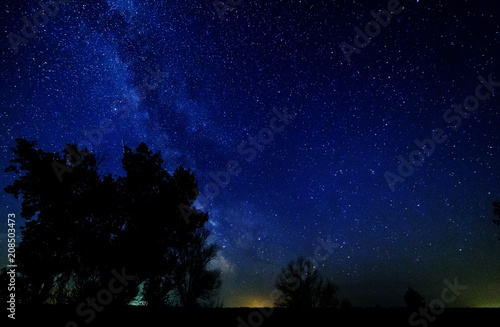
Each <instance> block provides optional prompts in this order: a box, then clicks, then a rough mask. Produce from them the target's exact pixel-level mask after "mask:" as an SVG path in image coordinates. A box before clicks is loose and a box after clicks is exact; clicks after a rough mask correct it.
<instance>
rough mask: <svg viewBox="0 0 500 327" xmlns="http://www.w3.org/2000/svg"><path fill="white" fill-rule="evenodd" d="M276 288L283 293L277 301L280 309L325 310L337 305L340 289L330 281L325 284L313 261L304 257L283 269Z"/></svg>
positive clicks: (276, 303)
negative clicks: (336, 295) (337, 293)
mask: <svg viewBox="0 0 500 327" xmlns="http://www.w3.org/2000/svg"><path fill="white" fill-rule="evenodd" d="M275 286H276V288H277V289H278V290H279V291H280V292H281V294H280V296H279V297H278V298H277V299H276V301H275V305H276V306H279V307H286V308H298V309H304V308H316V307H320V308H321V307H322V308H324V307H327V306H332V305H336V304H337V301H336V299H335V293H336V292H337V290H338V287H337V286H336V285H335V284H333V283H331V282H330V281H326V283H325V282H324V280H323V278H322V277H321V276H320V274H319V272H318V271H317V270H316V269H315V268H314V267H313V265H312V263H311V261H310V260H308V259H304V258H303V257H299V258H298V259H297V261H295V262H294V261H291V262H290V263H288V265H287V267H286V268H285V269H282V271H281V273H280V275H279V276H278V279H277V281H276V284H275Z"/></svg>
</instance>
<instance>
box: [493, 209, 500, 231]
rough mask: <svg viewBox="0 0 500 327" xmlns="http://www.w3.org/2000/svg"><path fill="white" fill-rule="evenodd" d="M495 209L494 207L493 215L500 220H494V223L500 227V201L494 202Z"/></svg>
mask: <svg viewBox="0 0 500 327" xmlns="http://www.w3.org/2000/svg"><path fill="white" fill-rule="evenodd" d="M493 207H494V209H493V214H495V215H496V216H498V218H496V219H493V223H494V224H495V225H497V226H500V201H496V202H493ZM499 240H500V238H499Z"/></svg>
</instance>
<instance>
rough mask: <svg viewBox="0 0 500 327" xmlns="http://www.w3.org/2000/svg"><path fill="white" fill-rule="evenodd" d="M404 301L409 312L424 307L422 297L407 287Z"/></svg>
mask: <svg viewBox="0 0 500 327" xmlns="http://www.w3.org/2000/svg"><path fill="white" fill-rule="evenodd" d="M404 300H405V303H406V307H407V308H408V310H410V311H416V310H418V309H419V308H420V307H425V301H424V297H423V296H422V295H420V293H418V292H417V291H415V290H414V289H413V288H411V287H408V290H407V291H406V293H405V295H404Z"/></svg>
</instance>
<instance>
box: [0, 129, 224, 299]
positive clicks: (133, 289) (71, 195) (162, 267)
mask: <svg viewBox="0 0 500 327" xmlns="http://www.w3.org/2000/svg"><path fill="white" fill-rule="evenodd" d="M16 142H17V146H16V148H13V149H12V150H13V151H14V159H12V160H11V165H10V166H9V167H8V168H7V169H6V172H12V173H15V174H17V176H16V177H17V179H16V180H15V181H14V183H13V184H12V185H9V186H8V187H6V188H5V191H6V192H7V193H10V194H13V195H14V197H15V198H16V199H17V198H19V197H22V200H23V202H22V211H21V216H22V217H24V218H25V219H26V220H27V222H26V224H25V227H24V228H23V230H22V235H23V240H22V242H21V243H20V244H19V248H18V250H17V257H18V258H19V259H18V261H20V265H19V269H18V271H19V272H20V277H19V283H20V285H23V287H20V289H22V290H23V291H22V292H25V293H23V294H20V297H19V299H20V302H24V303H68V302H72V301H76V300H77V299H80V298H86V297H87V296H88V295H92V294H96V293H97V291H99V290H100V289H102V287H103V285H107V283H108V281H109V280H110V279H111V278H112V270H113V269H116V270H118V271H120V270H121V269H122V268H126V272H127V275H132V276H135V278H134V280H133V281H131V282H129V283H128V284H129V285H128V286H127V288H125V290H124V291H123V292H121V293H120V294H119V297H118V298H116V299H115V302H117V303H122V304H124V303H128V302H130V300H131V299H133V298H134V297H135V296H136V295H137V294H138V291H139V285H140V284H143V289H142V295H143V298H144V299H145V300H146V302H147V303H148V304H149V305H165V304H169V303H173V300H172V301H171V299H174V298H179V297H180V295H179V294H175V293H176V292H177V293H178V290H177V289H176V288H175V287H174V286H175V284H174V277H175V278H176V279H180V278H181V277H180V274H181V271H186V273H189V274H190V275H189V276H190V278H191V279H192V280H195V281H196V283H197V284H196V287H195V288H196V289H197V291H196V292H194V291H190V293H189V294H190V295H189V299H190V302H189V303H195V302H197V301H198V300H199V299H204V298H205V297H206V296H207V294H214V293H215V292H216V289H217V288H216V287H214V285H220V280H219V279H218V278H215V277H213V280H210V279H207V276H208V275H210V276H212V275H213V276H217V277H218V272H216V271H209V270H208V269H207V268H206V266H207V264H208V262H210V260H212V259H213V257H214V256H215V255H216V247H215V246H212V245H208V244H207V243H206V237H208V231H206V229H205V228H204V224H205V222H206V221H207V220H208V215H207V214H206V213H204V212H198V211H196V210H195V209H192V210H191V211H192V212H193V214H192V215H191V217H190V224H188V225H186V223H185V221H184V219H183V217H182V215H181V213H180V212H179V208H178V207H179V203H184V204H187V205H188V206H192V204H193V202H194V201H195V199H196V196H197V194H196V192H195V191H193V190H196V187H197V181H196V179H195V177H194V175H193V173H192V172H191V171H190V170H189V169H184V168H183V167H182V166H180V167H178V168H177V169H176V170H175V172H174V173H173V175H170V174H169V173H168V172H167V171H166V170H165V169H163V168H162V163H163V160H162V158H161V153H160V152H158V153H153V152H151V151H150V150H149V149H148V147H147V146H146V145H145V144H144V143H141V144H140V145H139V146H138V147H137V149H136V150H135V151H133V150H131V149H130V148H127V147H125V148H124V157H123V160H122V163H123V168H124V170H125V172H126V176H125V177H118V178H115V177H112V176H111V175H101V174H100V173H99V164H98V163H97V161H96V158H95V156H94V155H92V154H87V155H86V156H85V157H84V159H83V160H81V161H80V162H78V165H76V166H75V165H73V168H72V169H71V171H68V172H66V173H64V178H63V179H62V181H61V178H60V177H61V171H64V169H63V168H61V169H62V170H60V171H59V172H58V171H55V170H54V169H53V165H54V162H66V164H71V163H70V162H69V161H68V160H67V158H69V157H71V153H79V151H78V149H77V147H76V146H74V145H68V147H66V149H65V150H64V151H63V153H62V154H52V153H46V152H43V151H41V150H39V149H35V146H36V143H35V142H28V141H26V140H24V139H16ZM60 166H62V164H59V167H60ZM22 173H24V174H22ZM21 174H22V175H21ZM199 235H205V237H200V236H199ZM188 248H196V249H198V252H196V253H195V254H197V255H198V256H200V258H198V259H197V260H198V261H201V262H204V263H205V265H204V266H203V269H197V270H193V269H191V270H189V269H186V270H182V269H180V268H179V267H180V266H182V264H183V263H182V262H181V261H180V260H179V253H181V251H183V250H185V249H188ZM16 259H17V258H16ZM197 267H198V266H197ZM24 290H25V291H24ZM176 302H177V303H180V304H183V305H187V304H188V302H186V301H176Z"/></svg>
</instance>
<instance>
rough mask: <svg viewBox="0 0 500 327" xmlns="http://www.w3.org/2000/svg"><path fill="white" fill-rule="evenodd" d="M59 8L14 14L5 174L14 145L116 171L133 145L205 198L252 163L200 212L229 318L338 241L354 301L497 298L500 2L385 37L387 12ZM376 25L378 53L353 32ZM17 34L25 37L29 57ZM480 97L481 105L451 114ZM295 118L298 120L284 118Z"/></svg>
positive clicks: (270, 7)
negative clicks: (156, 155)
mask: <svg viewBox="0 0 500 327" xmlns="http://www.w3.org/2000/svg"><path fill="white" fill-rule="evenodd" d="M389 3H390V2H389ZM58 7H59V10H58V11H57V12H56V11H55V9H54V7H51V8H48V10H49V11H51V13H52V16H47V18H48V21H47V22H46V24H45V26H40V27H38V31H37V32H38V33H33V31H32V30H29V29H25V31H24V32H25V34H26V35H25V37H23V34H22V31H21V30H22V28H23V24H24V22H23V17H27V19H29V20H30V21H31V22H32V21H33V19H34V18H35V19H36V17H38V19H43V15H41V14H38V16H37V12H42V11H41V8H40V7H39V6H38V5H37V4H36V1H4V2H3V3H2V10H1V22H2V28H1V31H2V32H1V33H2V34H3V35H4V36H3V41H2V42H1V43H0V51H1V53H2V59H1V60H2V62H1V68H0V77H1V78H0V105H1V110H0V115H1V123H2V132H1V133H0V138H1V146H2V148H1V151H0V163H1V165H2V167H6V165H7V164H8V160H9V159H10V158H11V157H12V152H11V151H10V150H9V148H10V147H11V146H13V145H14V141H13V140H14V138H16V137H25V138H28V139H29V140H37V141H38V143H39V145H40V147H41V148H43V149H44V150H46V151H61V150H62V149H63V148H64V147H65V144H66V143H71V142H77V143H80V144H82V145H86V146H88V147H89V148H90V150H91V151H92V152H93V153H96V154H101V155H104V154H106V161H105V162H104V164H103V171H106V172H111V173H113V174H122V173H123V171H122V170H121V168H120V162H121V154H122V145H127V146H129V147H135V146H137V145H138V144H139V143H140V142H141V141H144V142H145V143H146V144H148V145H149V146H150V147H151V148H152V149H153V150H154V151H159V150H161V151H162V154H163V158H164V160H165V167H166V168H167V169H168V170H169V171H172V170H173V169H174V168H175V167H176V166H178V165H179V164H183V165H184V166H186V167H190V168H192V169H193V171H194V172H195V174H196V177H197V178H198V180H199V183H200V189H202V190H204V187H205V186H206V185H210V183H211V182H214V181H213V179H212V178H211V177H210V173H211V172H213V173H214V174H217V173H218V172H219V171H226V170H227V164H228V162H233V163H234V162H237V163H238V168H241V171H239V173H238V174H237V175H231V179H230V181H229V182H228V183H227V185H226V186H225V187H224V188H222V187H218V188H219V190H218V193H217V194H216V196H213V199H209V200H208V201H203V203H202V201H199V203H198V206H199V207H200V208H202V209H204V210H206V211H208V213H209V215H210V221H209V227H210V229H211V230H212V236H213V240H214V241H215V242H216V243H218V244H219V245H220V247H221V251H220V253H219V257H218V259H217V260H216V263H215V265H216V266H218V267H219V268H221V269H223V289H222V295H223V296H222V299H223V300H224V304H225V305H226V306H242V305H244V306H254V305H262V304H268V305H269V304H270V294H271V290H272V285H273V282H274V280H275V278H276V276H277V274H278V272H279V269H281V267H283V266H284V265H285V264H286V263H287V262H288V261H290V260H292V259H295V258H296V257H298V256H299V255H303V256H306V257H314V251H315V249H316V247H317V246H318V245H319V244H320V243H321V241H319V240H318V239H321V240H323V241H326V240H327V239H328V238H329V239H330V241H331V242H332V243H335V248H334V249H332V251H331V252H330V253H329V252H326V251H325V250H321V251H320V252H321V253H322V254H323V255H324V254H325V253H326V254H328V255H327V256H326V258H325V257H324V256H323V259H324V260H319V261H318V264H319V265H318V267H319V270H320V272H321V273H322V274H323V275H324V276H325V277H328V278H331V279H332V280H333V281H334V282H335V283H336V284H338V285H339V287H340V292H339V296H340V298H348V299H349V300H351V302H352V303H353V304H354V305H359V306H372V305H375V304H380V305H382V306H402V305H403V304H404V302H403V294H404V292H405V290H406V289H407V288H408V286H411V287H413V288H415V289H416V290H418V291H419V292H420V293H422V294H423V295H424V296H425V298H426V299H427V300H428V301H430V300H432V299H434V298H438V297H439V294H440V293H441V290H442V289H443V288H444V287H445V284H444V282H443V281H444V279H448V280H453V279H454V278H458V281H459V282H461V283H462V284H465V285H467V286H468V288H467V290H466V291H464V292H463V294H462V295H461V296H460V297H458V298H457V300H456V302H454V303H452V304H451V305H452V306H500V295H499V294H498V289H499V287H500V279H499V278H498V274H497V273H496V272H497V271H498V270H499V269H500V260H499V259H500V252H499V251H500V242H499V241H498V240H497V238H498V235H499V233H498V232H499V230H498V228H495V226H494V225H493V224H492V222H491V220H492V219H493V213H492V211H493V207H492V202H493V201H495V200H497V201H498V200H500V187H499V186H500V183H499V182H500V174H499V173H500V172H499V170H500V166H499V164H498V162H499V159H500V150H499V148H498V144H499V138H500V133H499V130H498V126H499V123H500V114H499V111H498V108H499V101H498V96H499V93H500V85H496V84H498V82H497V81H499V82H500V67H499V65H498V56H499V54H500V48H499V46H498V42H499V37H500V25H499V23H498V22H499V21H500V20H499V13H500V11H499V8H498V5H497V4H495V3H494V2H493V1H466V0H457V1H453V2H451V1H450V2H448V1H428V0H421V1H401V4H400V6H398V7H397V11H399V13H398V14H396V13H394V14H393V15H392V20H391V21H387V17H386V16H383V15H382V16H381V17H380V24H382V25H386V26H385V27H384V26H381V27H380V31H379V30H377V29H376V25H375V24H372V23H370V22H371V21H374V20H375V18H374V17H373V16H372V15H371V14H370V12H371V11H375V13H376V12H378V11H379V10H382V9H384V10H387V8H388V2H387V1H370V2H369V1H347V0H346V1H330V2H326V1H325V2H319V1H315V2H314V1H272V2H269V3H265V4H259V3H257V2H250V1H246V0H243V1H242V2H241V4H239V5H238V6H236V7H235V8H234V10H232V11H227V12H225V14H224V16H223V19H220V17H219V15H217V13H216V11H215V9H214V7H213V5H212V2H211V1H209V0H204V1H189V2H185V1H182V2H181V1H160V2H155V1H137V0H122V1H119V0H108V1H106V0H99V1H93V2H92V3H88V2H86V1H79V0H75V1H69V2H68V3H66V4H59V5H58ZM395 10H396V9H395ZM45 12H47V10H46V11H45ZM47 13H49V12H47ZM39 22H41V23H44V21H43V20H42V21H40V20H39ZM367 24H371V25H370V26H371V28H372V30H368V32H369V33H372V34H373V35H374V36H373V37H372V39H371V40H370V42H369V44H368V42H366V40H363V37H362V36H359V37H358V38H357V39H356V40H354V39H355V37H356V35H357V33H358V32H357V31H356V30H355V27H359V28H360V29H361V30H363V31H364V30H365V26H366V25H367ZM378 26H380V25H378ZM9 33H15V34H17V35H19V36H18V37H17V38H16V39H13V38H14V36H13V34H10V40H11V41H12V40H17V41H12V42H14V43H15V42H21V41H19V40H21V39H24V41H26V42H25V43H22V44H19V45H18V52H17V53H15V51H14V49H13V47H12V45H11V44H10V42H9V37H8V35H9ZM29 33H31V35H29ZM33 34H34V35H33ZM27 35H28V36H31V38H28V36H27ZM355 41H356V42H355ZM343 42H345V43H344V47H342V46H341V45H342V44H343ZM356 43H357V44H358V45H360V46H361V48H357V49H358V50H356V52H354V53H352V54H351V55H350V56H348V55H345V54H344V53H343V49H344V50H345V49H347V48H346V47H345V45H346V44H348V45H349V46H351V47H354V46H355V45H356ZM363 43H364V44H363ZM351 49H354V48H351ZM346 57H349V60H347V58H346ZM348 61H350V63H349V62H348ZM490 74H492V75H491V77H489V76H490ZM479 76H482V77H483V78H484V79H483V80H482V82H481V81H480V80H479V79H478V78H479ZM485 80H486V81H488V80H490V83H487V82H486V81H485ZM479 85H483V87H480V88H479V93H477V94H476V89H477V88H478V86H479ZM493 91H496V92H493ZM488 94H489V97H488V98H487V99H486V97H487V95H488ZM478 95H479V97H484V98H485V99H484V100H479V101H478V103H477V106H478V107H477V109H476V108H474V105H475V103H474V100H473V99H474V98H471V97H470V96H478ZM468 97H469V98H468ZM466 98H468V101H469V102H467V103H466V105H467V106H468V109H470V110H471V111H468V110H465V109H463V108H462V109H456V108H455V107H452V106H453V105H454V104H457V105H459V104H463V103H464V100H465V99H466ZM471 107H472V108H471ZM123 108H127V109H126V112H124V111H123ZM284 108H287V109H286V110H287V111H288V113H289V115H290V117H291V116H292V115H294V118H293V119H292V118H289V119H286V122H287V124H284V122H285V119H283V118H282V117H281V119H273V117H280V115H281V114H283V110H284ZM449 109H451V110H457V111H456V112H448V113H447V111H448V110H449ZM474 109H475V110H474ZM460 110H461V111H460ZM276 111H278V112H279V113H280V114H278V115H277V114H276ZM445 113H447V114H445ZM443 115H445V117H443ZM458 117H460V118H458ZM459 119H460V120H461V124H460V126H458V120H459ZM273 124H274V125H273ZM270 125H271V127H272V126H274V129H275V130H276V132H273V134H272V135H271V134H270V133H269V132H270V131H271V127H270ZM453 127H456V128H453ZM266 128H267V129H266ZM278 129H279V130H280V131H279V132H278V131H277V130H278ZM435 129H441V130H442V133H443V134H444V135H446V141H445V142H443V143H436V142H434V143H435V148H434V150H433V152H432V153H430V155H429V156H426V155H422V158H424V159H425V160H424V162H423V163H421V162H419V161H421V160H420V159H421V158H420V157H419V154H418V153H416V154H415V156H414V159H415V162H414V165H418V164H419V163H421V165H420V166H418V167H415V170H414V171H413V173H412V174H410V175H409V176H408V177H405V181H404V182H398V183H396V184H395V185H394V191H393V190H391V187H390V185H389V183H388V182H387V180H386V177H385V176H384V174H386V172H390V173H393V174H398V176H399V173H398V164H399V161H398V159H397V157H398V156H403V158H404V160H407V161H409V162H411V160H412V159H411V158H410V159H409V158H408V157H409V155H410V153H412V152H413V151H416V150H419V148H418V147H417V145H416V144H415V143H414V141H415V139H418V140H420V141H422V140H424V139H431V138H432V134H433V130H435ZM99 130H101V131H100V132H99ZM259 135H260V136H259ZM249 137H250V138H251V139H252V138H253V139H254V140H255V141H249ZM259 137H260V139H259ZM437 139H439V137H438V138H436V140H437ZM92 142H93V143H92ZM242 142H246V143H242ZM251 142H257V143H251ZM263 143H266V144H263ZM252 149H254V150H255V156H254V155H253V154H254V153H253V151H254V150H252ZM430 149H431V148H430V146H429V145H428V146H427V147H426V148H425V149H424V151H427V152H429V151H430ZM405 169H408V168H405ZM403 173H404V172H403ZM386 175H387V174H386ZM391 176H395V175H391ZM393 178H394V177H393ZM399 178H401V177H399ZM400 181H401V180H400ZM11 182H12V178H11V177H10V176H9V177H5V176H4V177H2V180H1V184H2V185H1V186H2V188H3V187H5V186H6V185H8V184H9V183H11ZM213 185H214V184H212V186H208V187H207V190H208V191H209V192H210V190H211V191H212V192H214V187H213ZM0 201H1V214H2V216H3V217H7V213H9V212H14V213H17V214H18V213H19V212H20V203H19V202H17V201H15V200H14V199H13V198H12V197H10V196H7V195H5V194H4V193H2V196H1V198H0ZM5 237H6V236H5V235H4V234H3V235H2V243H3V242H5Z"/></svg>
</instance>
